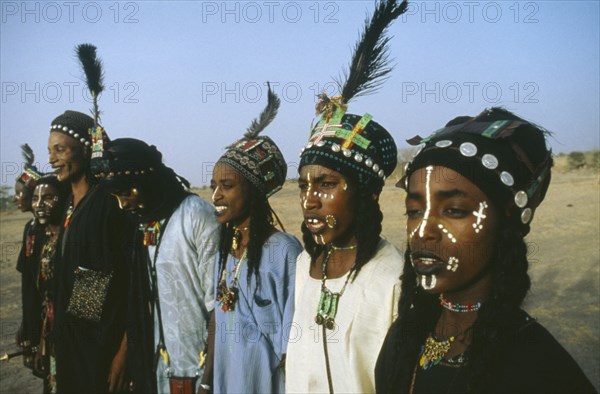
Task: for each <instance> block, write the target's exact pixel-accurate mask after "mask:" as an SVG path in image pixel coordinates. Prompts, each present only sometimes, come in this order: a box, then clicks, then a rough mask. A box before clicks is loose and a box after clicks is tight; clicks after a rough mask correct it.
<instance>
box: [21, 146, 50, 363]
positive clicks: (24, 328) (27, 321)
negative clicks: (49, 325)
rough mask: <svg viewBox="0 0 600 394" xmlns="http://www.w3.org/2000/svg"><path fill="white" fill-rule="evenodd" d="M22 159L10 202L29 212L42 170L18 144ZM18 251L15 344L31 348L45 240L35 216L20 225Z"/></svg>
mask: <svg viewBox="0 0 600 394" xmlns="http://www.w3.org/2000/svg"><path fill="white" fill-rule="evenodd" d="M21 150H22V153H23V158H24V159H25V163H24V168H23V172H22V173H21V174H20V175H19V176H18V177H17V179H16V182H15V196H14V202H15V205H16V206H17V208H18V209H19V210H20V211H21V212H32V208H31V199H32V196H33V191H34V189H35V185H36V183H37V181H38V180H39V179H40V177H41V176H42V174H41V173H40V172H39V171H38V170H37V168H36V167H35V166H34V165H33V163H34V160H35V156H34V154H33V151H32V150H31V148H30V147H29V145H27V144H25V145H22V146H21ZM22 239H23V241H22V244H21V251H20V252H19V256H18V258H17V271H19V272H20V273H21V303H22V320H21V325H20V327H19V330H18V331H17V336H16V341H17V345H19V346H20V347H22V348H24V349H25V350H34V349H35V347H37V345H38V342H39V340H40V314H41V304H42V301H41V297H40V294H39V292H38V290H37V289H36V286H35V283H36V281H35V278H36V275H37V272H38V265H39V252H40V250H41V245H43V244H44V242H45V233H44V231H43V228H42V227H41V226H39V225H38V222H37V220H36V219H35V217H34V218H33V219H31V220H28V221H27V223H26V224H25V228H24V229H23V238H22ZM34 354H35V352H27V353H26V354H25V355H24V356H23V364H24V365H25V366H26V367H27V368H32V369H33V366H34V364H33V361H34Z"/></svg>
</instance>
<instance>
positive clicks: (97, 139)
mask: <svg viewBox="0 0 600 394" xmlns="http://www.w3.org/2000/svg"><path fill="white" fill-rule="evenodd" d="M75 51H76V52H77V57H78V58H79V62H80V63H81V67H82V68H83V72H84V73H85V80H86V83H87V87H88V89H89V91H90V94H91V95H92V104H93V107H92V116H93V118H94V128H93V129H92V130H91V139H92V160H94V159H100V158H102V156H103V152H104V143H105V142H108V140H109V139H108V135H107V134H106V132H105V131H104V129H103V128H102V126H100V109H99V108H98V97H99V96H100V94H101V93H102V91H103V90H104V81H103V79H104V72H103V71H102V61H101V60H100V59H98V57H97V56H96V47H95V46H94V45H92V44H80V45H77V48H76V50H75ZM97 165H99V164H97V163H95V162H93V163H92V167H94V166H97Z"/></svg>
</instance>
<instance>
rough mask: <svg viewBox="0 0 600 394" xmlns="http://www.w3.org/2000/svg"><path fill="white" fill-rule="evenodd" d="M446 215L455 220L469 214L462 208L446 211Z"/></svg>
mask: <svg viewBox="0 0 600 394" xmlns="http://www.w3.org/2000/svg"><path fill="white" fill-rule="evenodd" d="M444 213H445V214H446V215H448V216H450V217H454V218H464V217H465V216H467V215H468V214H469V212H468V211H466V210H464V209H461V208H447V209H446V210H444Z"/></svg>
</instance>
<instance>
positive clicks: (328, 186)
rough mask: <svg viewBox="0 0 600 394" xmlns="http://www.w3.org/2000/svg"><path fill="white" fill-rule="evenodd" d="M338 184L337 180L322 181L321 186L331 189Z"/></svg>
mask: <svg viewBox="0 0 600 394" xmlns="http://www.w3.org/2000/svg"><path fill="white" fill-rule="evenodd" d="M336 186H337V182H323V183H321V187H324V188H327V189H331V188H334V187H336Z"/></svg>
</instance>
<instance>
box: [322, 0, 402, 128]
mask: <svg viewBox="0 0 600 394" xmlns="http://www.w3.org/2000/svg"><path fill="white" fill-rule="evenodd" d="M407 7H408V2H407V1H406V0H405V1H402V2H401V3H398V1H396V0H382V1H379V2H378V3H377V6H376V8H375V12H374V13H373V16H372V17H371V18H368V17H367V18H366V19H365V25H364V29H363V31H362V33H361V35H360V39H359V41H358V42H357V43H356V45H355V46H354V51H353V54H352V60H351V61H350V64H349V65H348V68H347V69H345V70H344V71H343V75H342V77H341V78H338V79H336V83H337V85H338V88H339V90H340V95H339V96H334V97H331V98H329V97H327V95H325V94H323V93H322V94H320V95H319V96H318V97H319V103H318V104H317V108H316V109H317V114H318V115H320V114H323V115H325V116H327V117H331V116H332V115H333V112H334V111H335V109H336V108H340V109H341V110H342V111H343V112H345V110H346V108H347V107H346V104H347V103H348V102H349V101H350V100H352V99H353V98H354V97H359V96H366V95H369V94H372V93H374V92H376V91H377V90H378V89H379V88H380V87H381V85H382V84H383V83H384V82H385V81H386V79H387V78H388V77H389V73H390V72H391V71H392V68H393V66H391V65H390V59H389V50H388V46H389V45H388V44H389V41H390V37H388V36H386V33H387V29H388V28H389V26H390V25H391V23H392V22H393V21H394V20H395V19H397V18H398V17H399V16H400V15H402V14H403V13H404V12H406V9H407Z"/></svg>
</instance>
